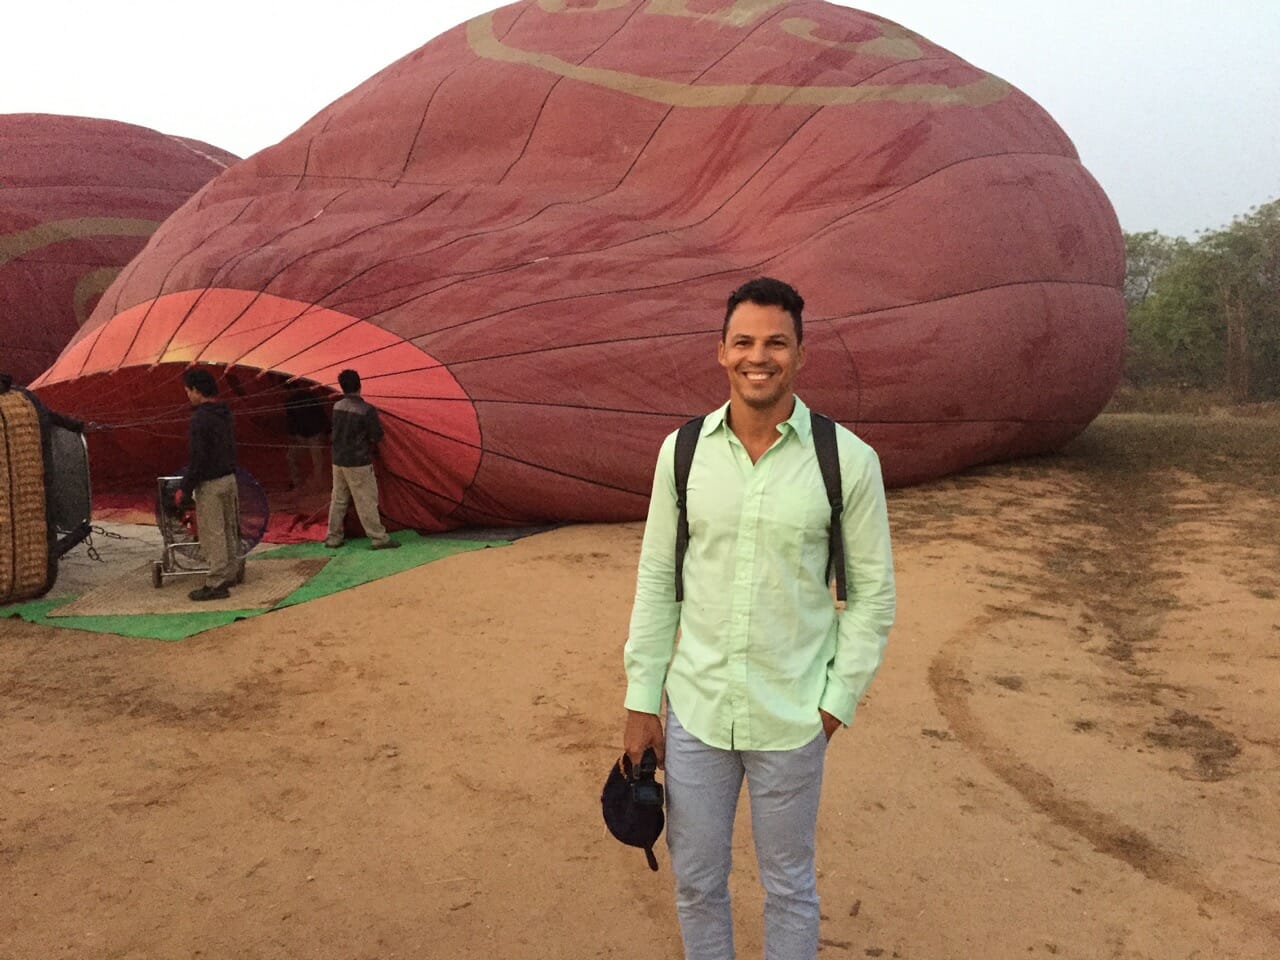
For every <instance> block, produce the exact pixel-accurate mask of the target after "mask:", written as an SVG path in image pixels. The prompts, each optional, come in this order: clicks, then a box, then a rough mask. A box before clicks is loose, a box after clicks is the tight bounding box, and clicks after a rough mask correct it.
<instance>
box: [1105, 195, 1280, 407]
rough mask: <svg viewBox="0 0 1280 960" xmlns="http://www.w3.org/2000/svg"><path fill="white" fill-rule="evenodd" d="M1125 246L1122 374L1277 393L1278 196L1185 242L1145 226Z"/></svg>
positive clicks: (1244, 394) (1244, 397)
mask: <svg viewBox="0 0 1280 960" xmlns="http://www.w3.org/2000/svg"><path fill="white" fill-rule="evenodd" d="M1125 246H1126V254H1127V270H1126V276H1125V290H1124V293H1125V300H1126V302H1127V303H1128V305H1129V353H1128V357H1127V363H1126V368H1127V372H1128V376H1129V379H1130V381H1131V382H1133V383H1135V384H1138V385H1149V384H1160V383H1164V384H1170V383H1172V384H1180V385H1187V386H1195V387H1205V388H1222V387H1225V388H1226V389H1227V391H1228V393H1229V394H1230V396H1231V398H1232V399H1233V400H1234V401H1236V402H1245V401H1248V400H1254V399H1270V398H1274V397H1280V201H1272V202H1271V203H1268V204H1264V205H1263V206H1261V207H1258V208H1255V209H1254V210H1252V211H1250V213H1248V214H1246V215H1244V216H1241V217H1237V218H1236V219H1235V220H1234V221H1232V223H1231V225H1230V226H1228V227H1226V228H1224V229H1222V230H1218V231H1214V232H1211V233H1207V234H1205V235H1203V236H1202V237H1200V238H1199V239H1198V240H1196V241H1195V242H1188V241H1186V240H1182V239H1170V238H1168V237H1165V236H1163V235H1161V234H1159V233H1157V232H1155V231H1151V232H1148V233H1138V234H1127V235H1126V236H1125Z"/></svg>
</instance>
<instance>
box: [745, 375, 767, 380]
mask: <svg viewBox="0 0 1280 960" xmlns="http://www.w3.org/2000/svg"><path fill="white" fill-rule="evenodd" d="M769 376H770V374H767V373H748V374H747V379H748V380H768V379H769Z"/></svg>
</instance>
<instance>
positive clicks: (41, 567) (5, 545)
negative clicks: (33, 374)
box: [0, 392, 49, 603]
mask: <svg viewBox="0 0 1280 960" xmlns="http://www.w3.org/2000/svg"><path fill="white" fill-rule="evenodd" d="M48 579H49V523H48V519H47V516H46V513H45V494H44V455H43V440H42V438H41V435H40V418H39V416H38V415H37V413H36V408H35V405H34V404H32V403H31V401H30V400H28V399H27V398H26V397H25V396H24V395H23V394H21V393H17V392H8V393H2V394H0V603H10V602H12V601H15V600H26V599H29V598H31V597H35V596H38V595H40V594H41V593H43V592H44V590H45V588H46V587H47V586H48Z"/></svg>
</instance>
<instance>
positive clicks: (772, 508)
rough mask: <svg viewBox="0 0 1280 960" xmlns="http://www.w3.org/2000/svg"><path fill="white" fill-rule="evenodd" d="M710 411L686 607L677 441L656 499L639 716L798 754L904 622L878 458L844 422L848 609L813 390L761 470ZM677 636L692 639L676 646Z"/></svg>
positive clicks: (632, 675) (720, 739)
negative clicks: (831, 531) (836, 580)
mask: <svg viewBox="0 0 1280 960" xmlns="http://www.w3.org/2000/svg"><path fill="white" fill-rule="evenodd" d="M727 410H728V404H726V405H725V406H724V407H721V408H720V409H719V410H716V411H714V412H713V413H710V414H708V415H707V417H706V420H705V421H703V425H702V433H701V436H700V438H699V440H698V448H697V452H696V453H695V454H694V458H693V467H692V469H691V470H690V474H689V489H688V515H689V547H688V551H687V552H686V554H685V561H684V602H683V603H677V602H676V599H675V533H676V517H677V510H676V488H675V486H676V485H675V472H674V466H673V464H674V459H675V436H676V435H675V434H674V433H673V434H671V435H670V436H669V437H667V438H666V440H665V441H664V442H663V444H662V449H661V450H660V452H659V454H658V466H657V470H656V472H655V475H654V481H653V496H652V498H651V499H650V501H649V517H648V521H647V522H646V524H645V531H644V543H643V545H642V547H641V550H640V568H639V573H638V575H637V578H636V599H635V607H634V608H633V610H632V613H631V631H630V636H629V637H628V639H627V645H626V651H625V654H624V662H625V665H626V672H627V696H626V706H627V709H629V710H638V711H642V712H644V713H655V714H656V713H658V712H659V711H660V708H661V704H662V694H663V690H664V688H665V690H666V694H667V700H668V703H669V705H670V706H671V708H672V709H674V710H675V712H676V715H677V716H678V717H679V718H680V723H681V725H683V726H684V728H685V729H686V730H688V731H689V732H690V733H692V734H693V735H694V736H695V737H697V738H698V739H699V740H701V741H702V742H704V743H706V744H709V745H710V746H713V747H719V748H721V749H733V750H790V749H793V748H795V747H799V746H803V745H804V744H806V743H808V742H809V741H810V740H812V739H813V738H814V737H815V736H817V734H818V732H819V731H820V730H821V729H822V720H821V717H820V716H819V713H818V710H819V709H820V708H821V709H822V710H825V711H827V712H828V713H830V714H831V715H832V716H834V717H836V718H837V719H838V720H840V721H841V722H842V723H846V724H847V723H849V721H850V720H852V719H853V711H854V707H855V706H856V705H857V702H858V700H859V698H861V696H862V694H863V692H864V691H865V690H866V689H867V685H868V684H870V682H871V678H872V677H873V676H874V675H875V672H876V669H877V667H879V665H880V659H881V656H882V654H883V651H884V645H885V641H886V639H887V638H888V634H889V627H890V626H891V625H892V623H893V617H894V585H893V557H892V553H891V551H890V548H889V521H888V513H887V511H886V509H885V498H884V484H883V481H882V480H881V476H880V461H879V459H878V458H877V457H876V454H875V451H874V450H872V449H871V448H870V447H869V446H867V445H866V444H865V443H863V442H862V441H861V440H859V439H858V438H857V437H856V436H854V435H853V434H852V433H850V432H849V431H848V430H846V429H844V428H843V427H841V426H840V425H839V424H837V425H836V437H837V447H838V449H839V453H840V473H841V482H842V486H843V489H844V514H843V521H842V531H843V534H844V550H845V558H846V569H847V578H848V604H847V606H846V607H845V609H844V610H842V611H837V610H836V608H835V603H834V600H833V594H832V592H831V589H830V585H829V583H828V581H827V578H826V568H827V554H828V552H829V551H828V543H827V535H828V534H827V528H828V525H829V522H830V518H831V508H830V506H829V505H828V503H827V494H826V487H825V486H824V485H823V481H822V471H821V469H820V468H819V466H818V459H817V455H816V453H815V452H814V446H813V435H812V430H811V429H810V423H809V410H808V408H807V407H806V406H805V405H804V404H803V403H802V402H801V401H800V399H799V398H798V397H797V398H796V402H795V409H794V410H793V411H792V414H791V416H790V418H788V419H787V420H786V421H784V422H783V423H781V424H779V425H778V439H777V441H776V442H775V443H774V444H773V446H772V447H770V448H769V449H768V450H767V451H766V452H765V454H764V455H763V456H762V457H760V459H759V461H757V462H756V463H754V464H753V463H752V462H751V457H750V456H749V455H748V454H747V451H746V448H745V447H744V446H743V445H742V442H741V441H740V440H739V439H738V438H737V436H736V435H735V434H734V433H733V431H732V430H730V429H729V426H728V424H727V423H726V422H725V414H726V412H727ZM677 629H678V630H679V643H678V644H677V642H676V637H677Z"/></svg>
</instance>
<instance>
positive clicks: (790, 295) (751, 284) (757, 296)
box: [720, 277, 804, 346]
mask: <svg viewBox="0 0 1280 960" xmlns="http://www.w3.org/2000/svg"><path fill="white" fill-rule="evenodd" d="M740 303H754V304H757V305H758V306H761V307H781V308H782V309H783V310H785V311H787V313H789V314H791V319H792V321H793V322H794V323H795V326H796V344H797V346H798V345H799V344H801V343H803V342H804V322H803V321H802V320H801V316H800V315H801V314H802V313H803V312H804V297H802V296H800V294H799V293H798V292H797V291H796V288H795V287H793V286H791V284H789V283H783V282H782V281H781V280H775V279H774V278H773V277H756V278H755V279H754V280H748V281H747V282H746V283H744V284H743V285H742V286H740V287H739V288H738V289H737V290H735V291H733V293H731V294H729V306H728V308H727V309H726V310H725V312H724V326H723V327H721V329H720V339H721V340H723V339H724V338H725V337H727V336H728V335H729V318H730V317H731V316H733V311H734V310H736V309H737V308H738V304H740Z"/></svg>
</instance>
